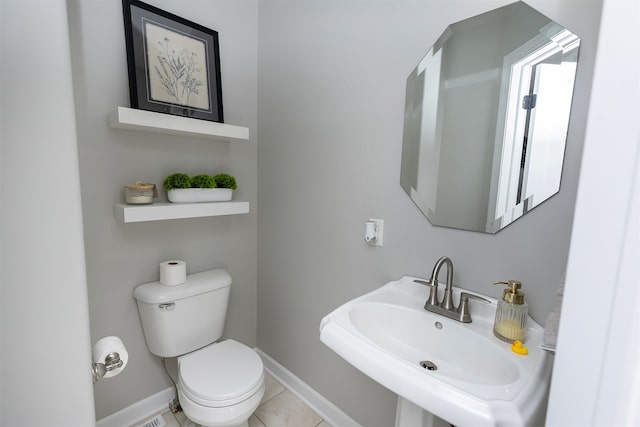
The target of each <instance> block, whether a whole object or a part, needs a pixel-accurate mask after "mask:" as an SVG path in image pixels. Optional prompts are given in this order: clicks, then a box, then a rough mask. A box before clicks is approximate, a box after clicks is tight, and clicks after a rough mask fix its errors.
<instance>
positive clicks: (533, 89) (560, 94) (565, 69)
mask: <svg viewBox="0 0 640 427" xmlns="http://www.w3.org/2000/svg"><path fill="white" fill-rule="evenodd" d="M551 38H552V40H553V41H554V43H548V42H547V43H546V44H544V45H538V46H535V44H536V42H537V40H536V39H534V40H531V42H530V43H528V44H532V45H534V46H535V48H533V49H530V47H531V46H528V47H526V46H523V47H521V48H520V49H518V50H516V51H514V52H513V53H512V55H508V56H507V57H505V67H504V71H503V72H505V73H507V74H506V75H505V79H504V80H503V89H505V90H506V91H505V93H506V95H505V98H504V100H503V101H501V102H502V105H503V107H504V110H503V111H504V113H503V116H502V120H503V121H502V123H503V125H504V126H503V129H504V132H503V133H502V135H496V141H497V142H496V155H498V156H499V160H498V161H497V162H495V163H497V164H499V165H500V166H499V169H497V170H495V171H494V173H495V175H494V176H495V178H496V179H495V180H494V181H493V182H494V184H495V185H496V187H494V188H495V189H494V190H492V191H495V192H496V194H497V197H496V204H495V206H492V205H490V206H489V210H490V212H489V216H488V222H487V229H491V228H497V229H499V228H501V227H504V226H506V225H507V224H509V223H511V222H513V221H514V220H516V219H517V218H519V217H520V216H522V215H523V214H524V213H526V212H527V211H528V210H531V209H533V208H534V207H535V206H537V205H538V204H540V203H541V202H543V201H544V200H546V199H548V198H549V197H551V196H552V195H553V194H555V193H557V192H558V190H559V186H560V178H561V174H562V161H563V158H564V148H565V140H566V135H567V130H568V121H569V114H570V110H571V98H572V94H573V80H574V78H575V71H576V65H577V62H576V60H575V59H577V56H576V58H571V55H568V53H570V52H571V51H574V52H575V53H576V54H577V48H578V46H579V40H578V39H577V37H575V36H574V35H573V34H571V33H569V32H562V31H561V32H558V33H557V34H555V35H554V36H552V37H551ZM540 40H542V38H541V39H540ZM525 47H526V48H527V49H530V50H529V53H528V54H526V55H524V56H522V55H520V54H519V51H522V50H524V48H525ZM567 57H569V58H571V59H574V60H573V61H572V60H566V58H567ZM568 83H569V84H568ZM499 124H500V120H499ZM534 136H535V138H534ZM534 141H535V142H534Z"/></svg>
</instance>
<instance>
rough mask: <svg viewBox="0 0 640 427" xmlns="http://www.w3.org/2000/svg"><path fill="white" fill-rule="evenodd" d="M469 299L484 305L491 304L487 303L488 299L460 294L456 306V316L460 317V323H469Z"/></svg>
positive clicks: (464, 293)
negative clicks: (458, 303) (458, 302)
mask: <svg viewBox="0 0 640 427" xmlns="http://www.w3.org/2000/svg"><path fill="white" fill-rule="evenodd" d="M469 299H475V300H478V301H482V302H484V303H486V304H490V303H491V301H489V300H488V299H486V298H482V297H479V296H478V295H473V294H468V293H466V292H460V305H459V306H458V314H459V315H460V321H461V322H463V323H470V322H471V313H470V312H469Z"/></svg>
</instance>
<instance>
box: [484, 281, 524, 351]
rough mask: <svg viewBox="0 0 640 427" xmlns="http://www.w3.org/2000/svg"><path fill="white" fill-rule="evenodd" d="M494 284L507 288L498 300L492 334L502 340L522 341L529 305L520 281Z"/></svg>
mask: <svg viewBox="0 0 640 427" xmlns="http://www.w3.org/2000/svg"><path fill="white" fill-rule="evenodd" d="M494 285H507V286H508V289H505V290H504V293H503V294H502V299H501V300H498V308H497V309H496V320H495V323H494V324H493V334H494V335H495V336H496V337H498V338H500V339H501V340H503V341H507V342H513V341H515V340H519V341H522V342H524V338H525V335H526V332H527V317H528V316H529V305H528V304H527V302H526V301H525V300H524V292H521V291H520V288H522V283H520V282H518V281H517V280H509V281H508V282H495V283H494Z"/></svg>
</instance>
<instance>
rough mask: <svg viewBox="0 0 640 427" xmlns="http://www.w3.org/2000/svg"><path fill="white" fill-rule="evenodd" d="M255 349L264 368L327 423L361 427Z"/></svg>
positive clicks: (336, 425)
mask: <svg viewBox="0 0 640 427" xmlns="http://www.w3.org/2000/svg"><path fill="white" fill-rule="evenodd" d="M254 350H255V351H256V352H257V353H258V355H260V357H261V358H262V363H264V369H265V370H266V371H267V372H269V373H270V374H271V375H272V376H273V377H274V378H275V379H276V380H278V381H279V382H280V383H281V384H282V385H283V386H285V387H286V388H287V389H288V390H289V391H290V392H291V393H293V394H294V395H296V396H297V397H298V398H299V399H300V400H302V401H303V402H304V403H306V404H307V405H308V406H309V407H310V408H311V409H313V410H314V411H315V412H316V413H317V414H318V415H320V416H321V417H322V419H324V420H325V421H326V422H327V423H329V424H331V425H332V426H334V427H360V424H358V423H357V422H355V421H354V419H353V418H351V417H350V416H349V415H347V414H346V413H345V412H343V411H342V410H341V409H340V408H338V407H337V406H336V405H334V404H333V403H331V402H330V401H328V400H327V399H326V398H324V397H323V396H322V395H321V394H320V393H318V392H317V391H315V390H314V389H312V388H311V387H309V386H308V385H307V384H306V383H305V382H304V381H302V380H301V379H300V378H298V377H296V376H295V375H293V374H292V373H291V372H290V371H289V370H287V368H285V367H284V366H282V365H281V364H279V363H278V362H276V361H275V360H273V359H272V358H271V357H270V356H269V355H267V354H266V353H264V352H263V351H262V350H260V349H259V348H255V349H254Z"/></svg>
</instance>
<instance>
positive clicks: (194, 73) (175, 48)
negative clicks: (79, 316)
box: [144, 20, 210, 110]
mask: <svg viewBox="0 0 640 427" xmlns="http://www.w3.org/2000/svg"><path fill="white" fill-rule="evenodd" d="M144 28H145V39H146V54H147V64H148V67H149V68H148V70H147V75H148V77H149V92H150V93H149V98H150V99H149V100H150V101H159V102H167V103H172V104H180V105H185V106H188V107H192V108H200V109H203V110H208V109H209V105H210V102H209V90H208V81H207V74H206V72H205V71H206V69H207V62H208V61H207V49H206V42H205V41H204V40H199V39H196V38H193V37H189V36H186V35H183V34H180V33H177V32H175V31H171V30H168V29H166V28H163V27H162V26H160V25H157V24H156V23H154V22H151V21H149V20H145V22H144Z"/></svg>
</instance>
